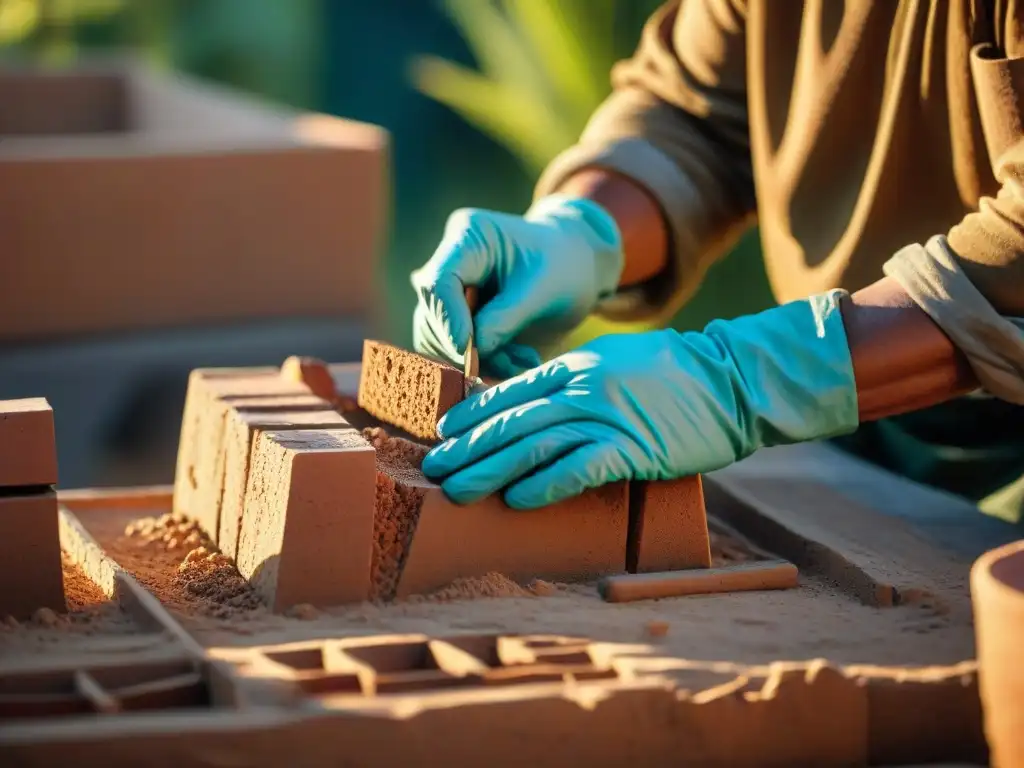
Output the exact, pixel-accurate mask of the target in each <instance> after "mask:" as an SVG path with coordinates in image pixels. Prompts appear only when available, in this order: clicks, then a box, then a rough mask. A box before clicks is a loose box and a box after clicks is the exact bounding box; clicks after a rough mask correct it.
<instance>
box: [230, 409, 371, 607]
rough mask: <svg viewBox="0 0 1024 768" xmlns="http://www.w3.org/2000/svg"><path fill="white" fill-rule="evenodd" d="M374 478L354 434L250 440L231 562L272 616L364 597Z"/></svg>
mask: <svg viewBox="0 0 1024 768" xmlns="http://www.w3.org/2000/svg"><path fill="white" fill-rule="evenodd" d="M375 477H376V466H375V461H374V451H373V448H372V447H371V446H370V445H369V443H367V442H366V440H365V439H364V438H363V437H362V436H361V435H360V434H359V433H358V432H356V431H355V430H353V429H315V430H314V429H311V430H297V431H282V432H277V431H266V432H260V433H259V434H258V435H257V437H256V441H255V445H254V446H253V452H252V460H251V466H250V471H249V481H248V484H247V488H246V499H245V509H244V511H243V514H242V530H241V533H240V535H239V544H238V558H237V564H238V570H239V571H240V572H241V574H242V575H243V576H244V577H245V578H246V579H248V580H249V581H250V583H251V584H252V585H253V587H254V588H255V589H256V590H257V591H258V592H259V593H260V595H261V596H262V597H263V599H264V600H265V601H266V603H267V604H268V605H269V606H270V607H271V608H272V609H273V610H276V611H280V610H284V609H286V608H288V607H289V606H292V605H295V604H298V603H310V604H312V605H319V606H329V605H339V604H343V603H348V602H355V601H359V600H364V599H366V598H367V596H368V595H369V588H370V564H371V551H372V546H373V545H372V537H373V510H374V488H375Z"/></svg>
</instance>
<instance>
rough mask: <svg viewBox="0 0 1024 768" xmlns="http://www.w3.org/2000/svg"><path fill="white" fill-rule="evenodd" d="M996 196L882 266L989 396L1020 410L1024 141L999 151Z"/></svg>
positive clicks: (1023, 398) (1023, 397)
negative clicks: (942, 334) (948, 341)
mask: <svg viewBox="0 0 1024 768" xmlns="http://www.w3.org/2000/svg"><path fill="white" fill-rule="evenodd" d="M997 157H998V160H997V162H996V163H995V168H994V170H995V174H996V178H997V179H998V180H999V182H1000V183H1001V184H1002V187H1001V188H1000V190H999V193H998V194H997V195H996V196H995V197H991V198H982V199H981V201H980V202H979V204H978V210H977V211H976V212H975V213H971V214H968V216H967V217H965V218H964V219H963V221H961V222H960V223H959V224H957V225H956V226H955V227H953V228H952V229H951V230H950V231H949V235H948V237H942V236H937V237H933V238H932V239H931V240H929V241H928V243H926V244H925V245H924V246H921V245H911V246H908V247H907V248H904V249H903V250H902V251H900V252H899V253H897V254H896V255H895V256H894V257H893V258H892V259H890V260H889V262H888V263H887V264H886V265H885V272H886V274H888V275H890V276H891V277H893V278H894V279H896V280H897V281H898V282H899V283H900V285H902V286H903V288H904V289H905V290H906V291H907V293H908V294H909V295H910V297H911V298H912V299H913V300H914V301H915V302H916V303H917V304H918V305H919V306H920V307H921V308H922V309H924V310H925V312H927V313H928V315H929V316H930V317H931V318H932V320H934V321H935V323H936V324H937V325H938V326H939V327H940V328H942V330H943V331H944V332H945V334H946V335H947V336H949V338H950V339H951V340H952V341H953V343H954V344H956V345H957V347H958V348H959V349H960V350H961V351H962V352H963V353H964V355H966V357H967V360H968V362H969V363H970V365H971V368H972V369H973V370H974V373H975V374H976V375H977V377H978V380H979V381H980V383H981V385H982V387H983V388H984V389H985V390H986V391H987V392H988V393H989V394H991V395H994V396H995V397H998V398H1001V399H1003V400H1007V401H1009V402H1011V403H1016V404H1018V405H1024V319H1022V318H1024V139H1017V140H1016V141H1015V142H1011V143H1008V144H1007V146H1006V147H1005V149H1003V151H1001V152H999V153H998V156H997Z"/></svg>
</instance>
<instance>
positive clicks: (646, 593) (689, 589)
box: [597, 560, 798, 603]
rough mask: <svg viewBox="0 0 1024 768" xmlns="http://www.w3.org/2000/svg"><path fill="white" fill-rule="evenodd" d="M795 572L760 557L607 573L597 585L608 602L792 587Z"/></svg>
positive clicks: (781, 562)
mask: <svg viewBox="0 0 1024 768" xmlns="http://www.w3.org/2000/svg"><path fill="white" fill-rule="evenodd" d="M797 575H798V574H797V569H796V566H795V565H793V564H792V563H790V562H787V561H786V560H763V561H757V562H753V563H738V564H737V565H727V566H725V567H723V568H694V569H693V570H688V571H664V572H662V573H627V574H623V575H620V576H607V577H605V578H604V579H602V580H601V581H600V582H599V583H598V585H597V589H598V591H599V592H600V593H601V597H603V598H604V599H605V600H606V601H607V602H609V603H630V602H633V601H634V600H654V599H657V598H660V597H683V596H685V595H710V594H715V593H718V592H754V591H760V590H767V589H792V588H793V587H795V586H796V585H797Z"/></svg>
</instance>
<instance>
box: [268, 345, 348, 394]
mask: <svg viewBox="0 0 1024 768" xmlns="http://www.w3.org/2000/svg"><path fill="white" fill-rule="evenodd" d="M281 378H282V379H284V380H285V381H290V382H299V383H302V384H305V385H306V386H307V387H309V389H310V391H311V392H312V393H313V394H314V395H316V396H317V397H322V398H323V399H324V400H327V401H328V402H332V403H333V402H334V401H335V400H336V399H337V398H338V391H337V389H336V388H335V386H334V379H333V378H332V376H331V372H330V370H328V368H327V363H325V362H324V361H323V360H320V359H318V358H315V357H299V356H298V355H292V356H291V357H289V358H288V359H287V360H285V361H284V362H283V363H282V364H281Z"/></svg>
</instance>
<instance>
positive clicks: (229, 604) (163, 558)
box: [101, 513, 261, 618]
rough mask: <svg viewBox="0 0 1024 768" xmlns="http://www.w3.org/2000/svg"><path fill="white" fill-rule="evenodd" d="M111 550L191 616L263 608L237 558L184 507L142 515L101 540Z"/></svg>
mask: <svg viewBox="0 0 1024 768" xmlns="http://www.w3.org/2000/svg"><path fill="white" fill-rule="evenodd" d="M101 544H102V546H103V548H104V549H105V550H106V551H107V554H109V555H110V557H111V558H112V559H113V560H114V561H115V562H116V563H118V564H119V565H120V566H121V567H122V568H124V569H125V570H126V571H128V572H129V573H130V574H132V576H134V577H135V578H136V579H137V580H138V581H139V582H140V583H141V584H142V585H143V586H145V587H146V588H147V589H148V590H150V591H151V592H153V594H155V595H156V597H157V598H158V599H159V600H160V601H161V602H162V603H163V604H164V605H166V606H167V607H168V608H171V609H172V610H174V611H177V612H179V613H181V614H184V615H186V616H210V617H214V618H230V617H232V616H235V615H237V614H239V613H246V612H250V611H254V610H258V609H260V608H261V603H260V599H259V596H258V595H257V594H256V593H255V592H254V591H253V589H252V588H251V587H250V586H249V584H248V583H247V582H246V581H245V579H244V578H242V576H241V574H240V573H238V570H237V569H236V568H235V565H234V563H233V562H232V561H231V560H230V559H229V558H228V557H227V556H225V555H223V554H221V553H220V552H219V551H218V549H217V547H216V545H214V544H213V542H211V541H210V539H209V537H207V536H206V535H205V534H204V533H203V532H202V530H201V529H200V527H199V524H198V523H196V522H195V521H194V520H190V519H188V518H187V517H185V516H184V515H182V514H180V513H173V514H172V513H168V514H165V515H161V516H160V517H143V518H139V519H137V520H134V521H132V522H131V523H129V524H128V525H127V526H126V527H125V529H124V533H123V534H122V535H120V536H118V537H117V538H115V539H113V540H112V541H103V542H101Z"/></svg>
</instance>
